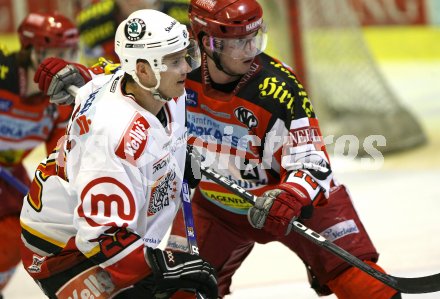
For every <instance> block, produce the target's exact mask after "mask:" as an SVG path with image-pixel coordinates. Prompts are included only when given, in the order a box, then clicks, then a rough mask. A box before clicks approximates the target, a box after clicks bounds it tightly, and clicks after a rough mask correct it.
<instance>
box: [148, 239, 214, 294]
mask: <svg viewBox="0 0 440 299" xmlns="http://www.w3.org/2000/svg"><path fill="white" fill-rule="evenodd" d="M147 258H148V262H149V264H150V267H151V269H152V270H153V275H154V280H155V295H156V296H159V297H161V294H169V295H171V294H173V293H174V292H176V291H178V290H191V291H194V292H195V291H198V292H200V293H202V294H204V295H205V296H206V298H208V299H217V297H218V289H217V278H216V276H215V270H214V268H213V267H212V266H211V265H210V264H209V263H207V262H205V261H204V260H202V259H201V258H200V257H199V256H197V255H191V254H189V253H186V252H173V251H169V250H166V251H162V250H160V249H152V248H150V247H147Z"/></svg>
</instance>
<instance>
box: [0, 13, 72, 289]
mask: <svg viewBox="0 0 440 299" xmlns="http://www.w3.org/2000/svg"><path fill="white" fill-rule="evenodd" d="M18 36H19V39H20V45H21V48H20V50H19V51H17V52H8V51H7V50H6V49H5V48H3V50H0V193H1V196H0V197H1V200H0V235H1V237H2V245H1V246H0V294H1V290H2V289H3V288H4V286H5V285H6V284H7V282H8V281H9V279H10V277H11V276H12V274H13V273H14V270H15V267H16V265H17V264H18V263H19V261H20V251H19V243H20V223H19V215H20V209H21V205H22V202H23V197H24V195H25V193H26V192H27V187H28V185H29V183H30V181H29V177H28V175H27V173H26V170H25V168H24V166H23V159H24V158H25V157H26V156H27V155H28V154H29V153H30V152H31V151H32V150H33V149H34V148H36V147H37V146H38V145H40V144H42V143H45V147H46V150H47V152H49V153H50V152H51V151H52V149H53V148H54V147H55V145H56V144H57V141H58V139H59V138H60V137H61V136H62V135H63V134H64V131H65V126H66V125H67V121H68V119H69V116H70V113H71V111H72V109H71V107H68V106H64V107H63V106H57V105H54V104H51V103H50V102H49V98H48V97H47V96H46V95H44V94H43V93H41V91H40V90H39V89H38V85H37V84H35V83H34V82H33V77H34V74H35V70H36V69H37V66H38V65H39V64H40V63H41V61H42V60H43V59H44V58H46V57H49V56H57V57H60V58H64V59H69V60H70V61H75V59H76V57H77V53H78V38H79V37H78V30H77V28H76V27H75V25H74V24H73V23H72V22H71V21H70V20H69V19H67V18H66V17H64V16H62V15H59V14H39V13H31V14H29V15H27V16H26V17H25V19H24V20H23V21H22V23H21V24H20V26H19V28H18ZM78 67H79V68H80V66H78Z"/></svg>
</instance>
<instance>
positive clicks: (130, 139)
mask: <svg viewBox="0 0 440 299" xmlns="http://www.w3.org/2000/svg"><path fill="white" fill-rule="evenodd" d="M149 127H150V125H149V124H148V121H147V120H146V119H145V118H144V117H143V116H142V115H140V114H139V113H136V114H135V115H134V117H133V119H132V121H131V122H130V124H129V125H128V127H127V129H125V131H124V134H123V135H122V138H121V140H120V141H119V144H118V146H117V147H116V151H115V154H116V155H117V156H118V157H120V158H121V159H124V160H127V161H128V162H130V163H131V164H133V165H134V164H135V163H136V160H137V159H138V158H139V157H140V156H141V154H142V152H143V151H144V149H145V146H146V145H147V139H148V136H147V130H148V128H149Z"/></svg>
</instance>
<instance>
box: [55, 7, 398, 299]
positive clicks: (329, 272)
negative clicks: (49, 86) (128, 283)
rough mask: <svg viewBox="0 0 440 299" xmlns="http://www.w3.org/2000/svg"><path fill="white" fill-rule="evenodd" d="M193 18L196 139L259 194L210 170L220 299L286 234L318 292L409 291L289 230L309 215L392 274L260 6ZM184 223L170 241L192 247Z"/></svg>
mask: <svg viewBox="0 0 440 299" xmlns="http://www.w3.org/2000/svg"><path fill="white" fill-rule="evenodd" d="M189 16H190V22H191V28H192V30H193V33H194V35H195V37H196V38H197V39H198V41H199V45H200V47H201V49H202V66H201V68H200V69H197V70H195V71H193V72H191V73H190V74H189V75H188V79H187V81H186V89H187V99H186V107H187V126H188V132H189V135H190V136H193V138H192V139H191V142H192V143H193V144H194V145H195V146H196V147H197V148H198V149H199V151H200V152H201V153H202V154H203V156H204V157H205V160H204V163H205V164H206V165H207V166H209V167H212V168H214V169H215V170H216V171H217V172H219V173H221V174H223V175H224V176H226V177H228V178H229V179H231V180H232V181H233V182H235V183H236V184H238V185H240V186H241V187H244V188H246V189H247V190H249V191H250V192H252V193H254V194H256V195H258V196H259V198H258V200H257V204H256V205H255V207H252V206H250V204H248V203H247V202H246V201H245V200H243V199H241V198H240V197H238V196H236V195H235V194H232V193H231V192H229V191H228V190H226V189H224V188H222V187H220V186H219V185H217V184H215V183H214V182H212V181H210V180H209V179H207V178H205V177H203V178H202V180H201V182H200V184H199V186H198V187H197V188H196V190H195V194H194V197H193V208H194V214H195V215H194V218H195V219H194V221H195V226H196V231H197V237H198V245H199V250H200V254H201V256H202V257H204V258H206V259H207V260H208V261H209V262H210V263H211V264H212V265H213V266H214V267H215V268H216V270H217V274H218V283H219V295H220V297H224V296H225V295H227V294H229V293H230V290H229V287H230V285H231V280H232V276H233V274H234V273H235V272H236V270H237V269H238V268H239V267H240V265H241V263H242V262H243V260H244V259H245V258H246V257H247V256H248V254H249V253H250V252H251V250H252V248H253V246H254V244H255V243H256V242H257V243H261V244H265V243H268V242H271V241H278V242H281V243H283V244H284V245H285V246H287V247H288V248H289V249H290V250H292V251H293V252H294V253H295V254H297V255H298V256H299V257H300V258H301V260H302V261H303V262H304V264H305V265H306V269H307V271H308V274H309V278H310V283H311V286H312V287H313V288H314V289H315V290H316V292H317V293H318V294H319V295H328V294H330V293H335V294H336V295H337V297H338V298H340V299H353V298H356V299H358V298H359V299H390V298H393V299H397V298H400V297H401V296H400V294H399V293H398V292H397V291H395V290H394V289H392V288H390V287H388V286H386V285H384V284H382V283H381V282H379V281H377V280H375V279H374V278H372V277H370V276H369V275H367V274H365V273H364V272H362V271H360V270H359V269H357V268H354V267H351V266H350V265H348V264H346V263H345V262H343V261H342V260H340V259H339V258H337V257H335V256H333V255H332V254H330V253H328V252H327V251H325V250H324V249H322V248H318V247H317V246H316V245H314V244H312V243H311V242H310V241H308V240H306V239H304V238H302V237H299V236H297V235H295V234H293V233H291V234H289V222H290V221H291V220H292V219H300V220H301V221H303V222H304V223H305V224H306V225H307V226H308V227H310V228H311V229H313V230H315V231H318V232H320V233H322V234H323V235H325V236H326V237H327V238H328V239H329V240H331V241H333V242H334V243H335V244H337V245H338V246H340V247H342V248H344V249H345V250H347V251H348V252H350V253H351V254H353V255H355V256H357V257H358V258H360V259H362V260H364V261H366V262H367V263H369V264H370V265H371V266H372V267H374V268H376V269H379V270H380V271H383V270H382V269H381V268H380V267H379V266H378V265H377V264H376V262H377V260H378V253H377V251H376V249H375V247H374V245H373V244H372V242H371V240H370V238H369V236H368V234H367V232H366V230H365V228H364V226H363V224H362V222H361V220H360V219H359V217H358V215H357V213H356V211H355V209H354V207H353V204H352V202H351V199H350V196H349V193H348V191H347V190H346V188H345V186H343V185H339V184H337V183H336V182H335V180H334V178H333V174H332V171H331V166H330V161H329V158H328V154H327V152H326V149H325V145H324V141H323V137H322V136H321V133H320V128H319V124H318V120H317V117H316V115H315V112H314V110H313V106H312V105H311V102H310V100H309V98H308V94H307V92H306V91H305V90H304V87H303V86H302V85H301V83H300V82H299V80H298V78H296V76H295V74H294V72H293V71H292V69H291V68H290V67H288V66H286V65H285V64H283V63H282V62H281V61H279V60H277V59H275V58H273V57H270V56H268V55H266V54H264V53H263V51H264V48H265V43H266V34H265V24H264V22H263V20H262V16H263V13H262V9H261V7H260V5H259V4H258V3H257V1H255V0H218V1H209V0H193V1H191V4H190V10H189ZM50 74H51V72H50V71H48V76H50ZM53 84H55V85H56V84H57V83H56V82H55V83H53ZM183 221H184V220H183V218H182V217H181V216H180V215H179V214H178V217H177V218H176V220H175V223H174V226H173V230H172V232H171V236H170V239H169V242H168V248H170V249H173V250H184V251H185V250H187V249H188V245H187V241H186V238H185V237H184V236H185V232H184V230H183ZM179 295H180V298H183V297H185V298H190V296H189V295H187V294H179ZM292 296H294V294H292Z"/></svg>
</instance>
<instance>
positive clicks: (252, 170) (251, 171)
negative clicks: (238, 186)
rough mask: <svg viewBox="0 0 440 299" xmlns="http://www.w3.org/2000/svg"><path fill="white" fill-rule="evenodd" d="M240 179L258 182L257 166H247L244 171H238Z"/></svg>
mask: <svg viewBox="0 0 440 299" xmlns="http://www.w3.org/2000/svg"><path fill="white" fill-rule="evenodd" d="M240 174H241V177H242V178H243V179H244V180H259V179H260V175H259V172H258V165H251V164H247V165H246V167H245V168H244V169H240Z"/></svg>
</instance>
